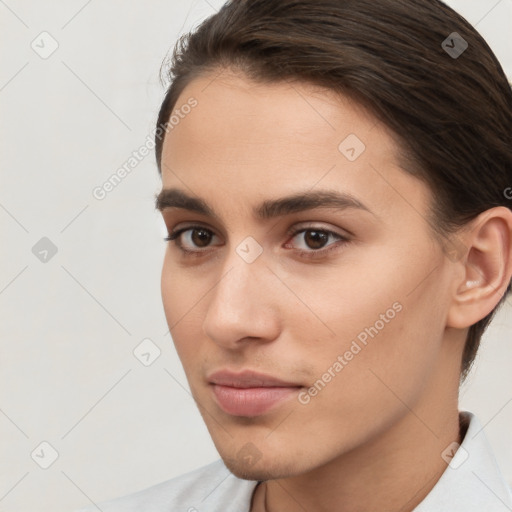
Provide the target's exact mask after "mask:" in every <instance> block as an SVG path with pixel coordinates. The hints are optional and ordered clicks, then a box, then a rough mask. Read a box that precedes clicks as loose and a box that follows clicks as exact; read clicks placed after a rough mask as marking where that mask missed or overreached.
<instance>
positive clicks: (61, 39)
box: [0, 0, 512, 512]
mask: <svg viewBox="0 0 512 512" xmlns="http://www.w3.org/2000/svg"><path fill="white" fill-rule="evenodd" d="M221 4H222V2H221V1H220V0H209V1H208V2H207V1H206V0H196V1H191V0H187V1H184V0H183V1H182V0H180V1H175V0H165V1H164V0H153V1H152V2H142V1H141V0H137V1H132V2H129V3H128V2H123V1H121V0H103V1H99V0H89V1H84V0H67V1H64V0H61V1H58V0H53V1H47V2H35V1H29V0H0V34H2V44H1V45H0V52H1V53H0V59H1V60H0V62H1V66H0V102H1V118H0V119H1V123H0V129H1V133H0V144H1V146H0V155H1V156H0V158H1V166H2V167H1V186H0V226H1V233H2V248H1V251H0V254H1V265H0V314H1V320H0V339H1V342H2V343H1V359H0V361H1V363H0V364H1V387H0V438H1V439H2V444H1V446H2V450H1V456H0V511H1V512H3V511H6V512H7V511H9V512H13V511H31V512H33V511H52V512H61V511H62V512H64V511H70V510H73V509H74V508H75V507H78V506H79V505H83V504H86V503H89V500H93V501H94V502H98V501H101V500H104V499H106V498H109V497H113V496H119V495H123V494H127V493H130V492H133V491H135V490H138V489H142V488H145V487H148V486H150V485H152V484H155V483H158V482H160V481H162V480H166V479H168V478H171V477H173V476H175V475H178V474H180V473H183V472H185V471H189V470H191V469H193V468H196V467H198V466H200V465H203V464H206V463H208V462H210V461H213V460H214V459H216V458H218V455H217V452H216V450H215V448H214V446H213V443H212V442H211V440H210V437H209V435H208V432H207V430H206V428H205V426H204V424H203V421H202V419H201V417H200V415H199V412H198V411H197V409H196V406H195V404H194V402H193V400H192V399H191V397H190V395H189V393H188V391H187V390H188V386H187V384H186V380H185V376H184V373H183V370H182V369H181V366H180V363H179V360H178V358H177V356H176V354H175V352H174V349H173V348H172V343H171V338H170V336H169V335H168V334H167V335H165V333H166V332H167V331H168V328H167V324H166V321H165V317H164V314H163V309H162V305H161V297H160V281H159V280H160V269H161V264H162V258H163V253H164V248H165V244H164V242H163V240H162V236H163V234H164V231H163V225H162V222H161V221H160V219H159V217H158V215H157V214H156V212H154V210H153V196H154V193H155V192H157V191H158V190H159V187H160V179H159V178H158V175H157V171H156V166H155V163H154V157H153V153H152V152H151V154H150V155H149V156H147V157H146V158H145V159H144V160H142V161H141V162H140V163H139V164H138V165H137V167H136V168H135V169H133V170H132V172H131V173H130V174H129V175H128V176H127V177H126V178H125V179H124V180H123V181H122V183H120V184H119V185H118V186H117V187H116V188H115V189H114V190H113V191H112V192H111V193H110V194H108V195H107V197H106V198H105V199H103V200H102V201H99V200H97V199H95V198H94V197H93V195H92V190H93V189H94V187H97V186H101V184H102V183H104V182H105V181H106V180H107V179H108V178H109V176H111V175H112V174H113V173H114V172H115V171H116V170H117V169H118V168H119V167H120V166H122V165H123V163H125V162H126V160H127V159H128V158H129V157H130V156H131V155H132V152H133V151H135V150H137V149H139V148H140V147H141V146H143V145H144V144H145V143H146V142H147V140H148V139H147V137H148V134H149V133H150V131H151V129H152V128H153V125H154V122H155V119H156V113H157V109H158V107H159V104H160V101H161V99H162V97H163V92H164V91H163V88H162V87H161V85H160V83H159V80H158V74H159V69H160V64H161V62H162V60H163V59H164V57H165V55H166V53H167V51H168V50H169V49H170V48H171V47H172V45H173V44H174V42H175V40H176V38H177V36H178V35H179V34H181V33H182V32H183V31H185V30H188V29H190V28H191V27H192V26H194V25H196V24H197V23H198V22H199V21H201V20H202V19H204V17H206V16H207V15H209V14H212V13H213V12H214V9H216V8H218V7H219V6H220V5H221ZM449 4H451V5H452V6H453V7H455V8H456V9H457V10H458V11H459V12H461V13H462V14H463V15H465V16H466V17H467V19H468V20H469V21H470V22H472V23H473V24H477V28H478V29H479V30H480V31H481V33H482V34H483V35H484V37H485V38H486V39H487V41H488V42H489V44H490V45H491V47H492V48H493V49H494V51H495V52H496V54H497V55H498V57H499V58H500V60H501V62H502V63H503V65H504V67H505V69H506V72H507V74H508V76H509V77H512V47H511V45H512V43H511V33H512V0H501V1H497V0H485V1H484V0H472V1H469V0H451V1H450V2H449ZM43 31H47V32H49V34H51V37H52V38H53V39H55V40H56V41H57V42H58V45H59V46H58V48H57V50H56V51H55V52H54V53H53V54H52V55H51V56H49V57H48V58H46V59H43V58H41V57H40V56H39V55H38V54H37V53H36V52H35V51H34V50H33V49H32V48H31V43H32V41H35V43H34V45H39V51H43V50H44V51H48V49H50V48H51V47H50V44H51V41H50V39H48V36H40V34H41V32H43ZM42 37H46V39H44V40H43V42H41V38H42ZM36 47H37V46H36ZM511 185H512V184H511ZM42 237H48V238H49V239H50V240H51V241H52V242H53V243H54V244H55V245H56V247H57V250H58V252H57V254H56V255H55V256H53V257H52V258H51V259H50V260H49V261H48V262H46V263H43V262H41V261H40V260H39V259H37V258H36V256H35V255H34V254H33V253H32V247H33V246H34V245H35V244H36V243H37V242H38V241H39V240H40V239H41V238H42ZM511 311H512V307H511V305H510V300H509V303H508V304H507V308H506V309H504V310H502V312H501V313H500V314H499V316H498V317H497V318H496V319H495V321H494V324H493V326H492V328H491V329H490V330H489V331H488V333H487V334H486V336H485V338H484V342H483V346H482V349H481V351H480V355H479V357H478V366H477V368H476V371H474V372H473V373H472V375H471V378H470V380H469V383H468V384H467V385H465V386H464V388H463V390H462V400H461V408H462V409H468V410H471V411H473V412H475V413H476V414H477V415H478V416H479V417H480V419H481V421H482V423H483V424H484V425H486V427H485V432H486V434H487V436H488V438H489V439H490V441H491V444H492V446H493V448H494V450H495V452H496V456H497V459H498V462H499V464H500V465H501V467H502V469H503V471H504V473H505V474H506V476H507V478H508V480H509V481H510V482H511V483H512V432H511V425H512V403H511V402H512V385H511V384H512V377H511V375H512V372H511V371H510V363H511V360H512V357H511V356H512V344H511V343H510V339H511V333H512V315H511ZM146 338H149V339H151V340H152V342H153V343H154V344H155V345H156V346H158V347H159V349H160V350H161V355H160V357H159V358H158V359H156V360H155V361H154V362H153V363H152V364H151V365H150V366H147V367H146V366H144V365H143V364H142V363H141V362H140V361H139V360H138V359H136V357H135V356H134V354H133V350H134V348H135V347H136V346H137V345H138V344H139V343H140V342H141V341H142V340H143V339H146ZM43 441H46V442H48V443H50V444H51V445H52V446H53V447H54V449H55V450H56V451H57V452H58V458H57V459H56V461H55V462H54V463H53V464H52V465H51V466H50V467H49V468H48V469H42V468H41V467H40V466H39V465H38V464H37V463H36V462H35V460H37V461H38V462H39V463H40V464H41V463H43V464H44V463H45V462H46V463H48V462H49V461H50V459H49V457H51V451H50V449H49V448H48V447H45V446H44V445H43V446H42V447H41V446H40V443H41V442H43ZM34 450H35V452H34ZM41 450H42V451H41ZM32 452H34V455H33V457H34V459H35V460H33V458H32V457H31V453H32Z"/></svg>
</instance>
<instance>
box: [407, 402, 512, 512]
mask: <svg viewBox="0 0 512 512" xmlns="http://www.w3.org/2000/svg"><path fill="white" fill-rule="evenodd" d="M459 418H460V421H461V423H462V424H468V427H467V431H466V435H465V436H464V439H463V441H462V444H461V445H460V447H459V448H458V450H457V451H456V452H455V455H454V456H453V458H452V459H451V462H449V465H448V467H447V468H446V470H445V471H444V473H443V474H442V475H441V478H440V479H439V480H438V481H437V483H436V485H435V486H434V488H433V489H432V490H431V491H430V493H429V494H428V495H427V496H426V498H425V499H424V500H423V501H422V502H421V503H420V504H419V505H418V506H417V507H416V508H415V509H414V512H441V511H443V512H444V511H447V512H448V511H449V512H512V492H511V489H510V487H509V486H508V484H507V482H506V481H505V479H504V477H503V475H502V473H501V471H500V469H499V467H498V463H497V462H496V459H495V457H494V454H493V452H492V449H491V446H490V445H489V442H488V441H487V438H486V436H485V433H484V431H483V428H482V426H481V424H480V421H479V420H478V418H477V417H476V416H475V415H474V414H472V413H470V412H468V411H460V412H459ZM455 447H456V446H455ZM443 454H444V457H447V456H448V454H447V453H446V452H443ZM440 456H442V454H440ZM448 460H449V459H448ZM448 460H447V462H448Z"/></svg>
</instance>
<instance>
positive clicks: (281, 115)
mask: <svg viewBox="0 0 512 512" xmlns="http://www.w3.org/2000/svg"><path fill="white" fill-rule="evenodd" d="M191 99H193V100H195V101H196V102H197V106H195V108H193V109H192V110H190V109H186V111H187V112H189V113H188V114H186V115H183V113H182V115H181V116H180V120H179V123H177V124H176V125H175V126H173V127H172V129H171V130H170V131H169V132H168V134H167V135H166V137H165V139H164V146H163V152H162V179H163V185H164V188H167V187H176V186H180V187H181V188H183V186H184V185H185V188H190V189H191V190H192V191H194V192H195V193H196V195H201V196H202V197H205V198H206V197H213V196H212V194H213V195H214V196H215V197H216V198H217V200H220V201H221V202H223V201H231V202H232V201H233V200H235V199H239V200H242V197H243V198H244V199H245V200H251V198H253V199H255V198H256V197H257V198H258V199H260V200H261V199H262V198H267V197H269V196H270V195H275V194H276V193H277V192H280V193H282V194H283V195H284V194H290V193H293V192H295V191H296V190H297V188H298V187H299V184H300V189H301V190H302V191H303V190H305V189H312V188H314V187H317V186H321V187H322V188H325V187H328V188H335V189H337V190H340V191H347V192H350V193H352V194H354V195H359V196H360V197H364V196H370V200H372V201H373V200H374V199H375V200H379V201H380V202H381V203H382V205H381V206H382V208H386V207H389V205H390V204H391V203H393V202H396V201H397V198H398V197H399V196H400V195H404V196H408V198H409V199H408V201H409V202H410V203H411V202H412V204H417V205H418V207H420V208H421V205H422V204H424V205H425V208H426V206H427V202H428V190H427V189H426V186H425V185H424V184H423V183H422V182H420V181H419V180H417V179H416V178H414V177H412V176H411V175H409V174H408V173H406V172H404V170H403V169H401V168H400V166H399V162H398V158H397V155H398V153H399V147H398V145H397V143H396V141H395V137H394V136H393V134H392V133H391V132H390V130H389V129H387V127H386V126H385V125H383V124H382V123H380V122H379V121H378V120H377V119H376V118H375V117H374V116H373V115H372V114H370V113H369V112H368V111H367V110H366V109H364V108H363V107H362V106H361V105H360V104H358V103H357V102H355V101H354V100H353V99H351V98H349V97H346V96H345V97H344V96H342V95H340V94H337V93H335V92H334V91H331V90H328V89H325V88H322V87H319V86H315V85H312V84H308V83H302V82H301V83H298V82H278V83H256V82H253V81H251V80H250V79H248V78H247V77H245V76H244V75H243V74H241V73H235V72H231V71H222V72H219V71H216V72H211V73H209V74H207V75H204V76H201V77H198V78H196V79H194V80H192V82H191V83H190V84H188V85H187V87H186V88H185V89H184V90H183V92H182V94H181V95H180V97H179V98H178V101H177V103H176V106H175V110H174V112H175V113H176V112H179V110H180V108H182V106H183V105H185V104H187V103H188V102H190V101H191ZM397 194H398V195H397ZM256 202H258V201H254V203H253V204H256ZM363 202H365V203H367V201H363Z"/></svg>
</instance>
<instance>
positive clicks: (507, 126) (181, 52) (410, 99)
mask: <svg viewBox="0 0 512 512" xmlns="http://www.w3.org/2000/svg"><path fill="white" fill-rule="evenodd" d="M454 32H457V33H458V34H459V35H460V36H461V37H462V38H463V40H464V41H465V42H466V43H467V45H468V46H467V49H466V50H465V51H464V52H463V53H462V54H461V55H459V56H457V55H453V54H450V53H449V49H450V48H454V47H455V45H456V44H457V45H458V47H459V48H464V47H463V46H461V44H462V43H461V41H462V40H461V39H454V38H457V37H458V36H454V35H453V33H454ZM450 37H451V39H450ZM445 40H446V41H448V43H444V44H443V41H445ZM447 45H448V46H447ZM443 46H444V47H443ZM222 68H227V69H229V68H231V69H238V70H240V71H243V72H244V73H245V74H246V75H247V76H248V77H249V78H250V79H253V80H255V81H260V82H264V83H265V82H266V83H271V82H278V81H284V80H299V81H305V82H309V83H312V84H316V85H320V86H324V87H327V88H329V89H331V90H333V91H336V92H339V93H340V94H344V95H348V96H351V97H353V98H354V99H356V100H357V101H358V102H360V103H361V104H362V105H364V106H366V107H367V108H368V109H369V110H370V111H371V112H372V113H373V114H374V115H375V116H376V117H377V118H378V119H380V120H381V121H382V122H383V123H384V124H385V125H387V126H388V127H389V128H390V129H391V130H392V131H393V132H394V133H395V135H396V136H397V140H398V141H399V142H400V147H401V149H402V150H403V156H404V157H405V158H404V160H405V161H407V165H404V170H406V171H407V172H410V173H411V174H413V175H415V176H417V177H418V178H420V179H422V180H423V181H424V182H425V183H427V184H428V185H429V187H430V188H431V190H432V192H433V197H434V204H433V205H432V212H431V218H430V219H429V222H430V225H431V226H432V228H433V231H434V232H435V233H436V235H440V239H443V240H444V241H448V244H451V242H449V240H453V237H451V235H452V234H453V233H455V231H456V230H457V228H459V227H461V226H463V225H464V224H466V223H467V222H468V221H469V220H471V219H473V218H475V217H476V216H477V215H478V214H480V213H482V212H483V211H485V210H487V209H489V208H492V207H494V206H500V205H503V206H507V207H509V208H510V207H511V204H510V199H507V197H506V195H507V194H505V192H504V191H505V190H507V189H508V187H510V186H512V90H511V87H510V84H509V83H508V81H507V78H506V76H505V74H504V72H503V69H502V67H501V65H500V63H499V62H498V60H497V58H496V57H495V55H494V53H493V52H492V50H491V49H490V48H489V46H488V45H487V43H486V42H485V40H484V39H483V38H482V37H481V35H480V34H479V33H478V32H477V31H476V29H475V28H473V27H472V26H471V25H470V24H469V23H468V22H467V21H466V20H465V19H464V18H462V17H461V16H460V15H459V14H457V13H456V12H455V11H453V10H452V9H451V8H449V7H448V6H446V5H445V4H444V3H443V2H441V1H439V0H231V1H227V2H226V3H225V4H224V6H223V7H222V8H221V9H220V11H219V12H218V13H217V14H215V15H213V16H211V17H209V18H208V19H206V20H205V21H204V22H203V23H202V24H201V25H200V26H199V27H198V28H197V29H196V30H194V31H192V32H191V33H189V34H186V35H185V36H182V37H181V38H180V40H179V41H178V42H177V44H176V46H175V48H174V53H173V56H172V60H171V65H170V70H169V79H170V85H169V88H168V90H167V93H166V95H165V98H164V100H163V103H162V105H161V108H160V112H159V115H158V120H157V127H162V126H167V124H166V123H168V121H169V118H170V116H171V114H172V112H173V109H174V108H175V106H176V102H177V100H178V97H179V96H180V94H181V93H182V91H183V90H184V88H185V87H186V86H187V84H189V83H190V82H191V81H192V80H193V79H194V78H195V77H197V76H198V75H203V74H205V73H207V72H213V71H215V70H217V69H222ZM161 132H162V129H161V128H160V131H159V132H157V135H156V137H155V143H156V146H155V151H156V160H157V164H158V169H159V172H160V173H161V156H162V146H163V138H164V137H162V136H161ZM448 235H450V238H448ZM455 240H456V239H455ZM443 246H445V247H446V244H444V243H443ZM453 247H455V254H457V244H455V245H452V248H453ZM459 249H464V248H462V247H460V245H459ZM447 254H448V255H452V256H453V255H454V253H453V251H451V250H448V252H447ZM461 255H462V253H459V256H461ZM510 290H511V285H510V283H509V286H508V288H507V292H506V293H505V295H504V296H503V297H502V299H501V300H500V302H499V304H498V305H497V306H496V308H495V309H494V310H493V311H492V312H491V313H490V314H489V315H487V316H486V317H485V318H483V319H481V320H480V321H479V322H477V323H475V324H474V325H472V326H471V327H470V329H469V333H468V337H467V341H466V346H465V350H464V354H463V358H462V365H461V381H463V380H464V379H465V378H466V376H467V374H468V373H469V370H470V369H471V366H472V363H473V361H474V358H475V355H476V352H477V349H478V345H479V343H480V338H481V336H482V334H483V332H484V330H485V329H486V327H487V325H488V324H489V322H490V320H491V319H492V317H493V316H494V314H495V312H496V310H497V309H498V307H499V306H500V305H501V304H502V303H503V302H504V300H505V298H506V295H507V293H509V292H510Z"/></svg>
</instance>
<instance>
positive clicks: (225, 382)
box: [208, 370, 300, 388]
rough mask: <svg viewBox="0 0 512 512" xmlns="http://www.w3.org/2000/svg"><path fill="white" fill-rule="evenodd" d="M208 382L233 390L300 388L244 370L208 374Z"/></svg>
mask: <svg viewBox="0 0 512 512" xmlns="http://www.w3.org/2000/svg"><path fill="white" fill-rule="evenodd" d="M208 381H209V382H210V383H212V384H219V385H221V386H230V387H233V388H266V387H283V388H284V387H287V388H289V387H300V384H297V383H295V382H288V381H284V380H281V379H278V378H277V377H273V376H272V375H266V374H264V373H259V372H254V371H252V370H244V371H242V372H238V373H236V372H233V371H230V370H219V371H216V372H214V373H212V374H210V376H209V377H208Z"/></svg>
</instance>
